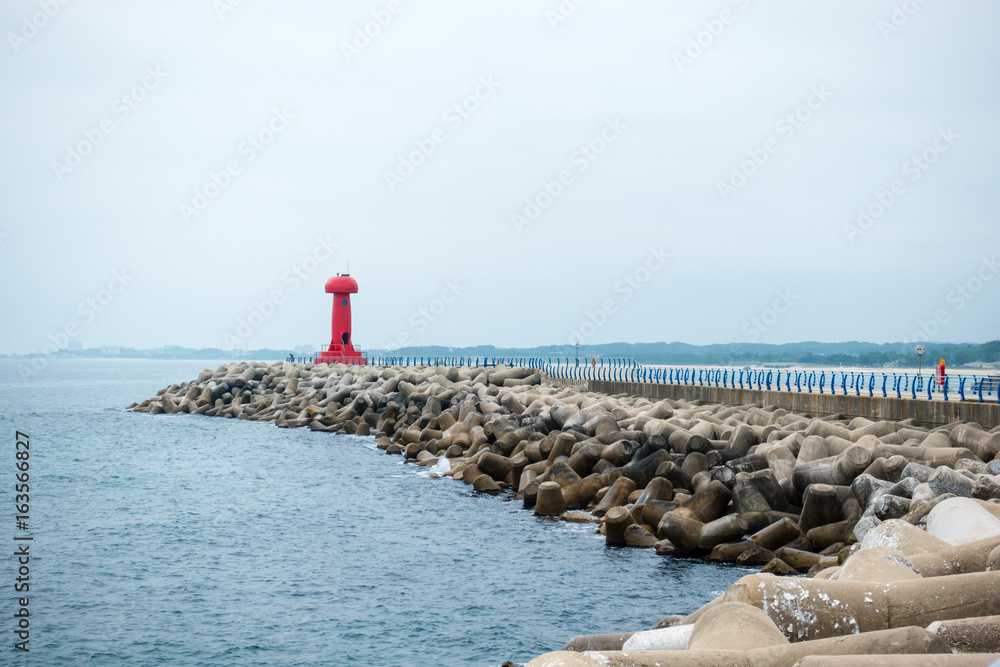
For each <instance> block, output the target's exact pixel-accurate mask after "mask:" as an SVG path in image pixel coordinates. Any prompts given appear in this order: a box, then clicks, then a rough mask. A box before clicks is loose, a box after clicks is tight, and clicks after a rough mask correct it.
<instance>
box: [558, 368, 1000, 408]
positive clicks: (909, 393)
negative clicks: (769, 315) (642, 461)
mask: <svg viewBox="0 0 1000 667" xmlns="http://www.w3.org/2000/svg"><path fill="white" fill-rule="evenodd" d="M620 368H625V369H626V371H625V372H624V373H623V372H619V371H618V369H620ZM540 370H542V371H543V372H545V373H546V374H547V375H549V376H550V377H554V378H561V379H572V380H577V379H579V380H610V381H628V382H642V383H649V384H678V385H688V386H701V387H722V388H738V389H761V390H766V391H773V390H780V391H789V392H797V393H806V394H811V393H814V392H818V393H820V394H824V393H829V394H834V395H841V396H848V395H853V396H869V397H874V396H876V395H877V396H880V397H883V398H886V397H888V396H890V395H892V396H894V397H895V398H903V397H904V396H906V397H907V398H910V399H918V398H919V399H926V400H944V401H953V400H956V398H955V392H956V391H957V392H958V399H957V400H960V401H979V402H980V403H985V402H987V401H997V400H998V398H1000V391H998V389H1000V387H998V385H1000V376H996V375H993V376H989V375H977V374H961V375H956V374H952V375H945V376H944V378H939V377H938V376H936V375H916V374H913V373H896V372H883V371H841V370H819V371H814V370H775V369H761V368H673V367H672V368H662V367H647V366H642V365H640V364H635V363H633V364H625V365H624V366H623V365H617V366H616V365H603V364H602V365H597V366H594V365H589V366H582V367H581V366H577V365H574V364H564V363H558V362H557V363H551V362H549V363H546V364H545V366H543V367H542V368H541V369H540Z"/></svg>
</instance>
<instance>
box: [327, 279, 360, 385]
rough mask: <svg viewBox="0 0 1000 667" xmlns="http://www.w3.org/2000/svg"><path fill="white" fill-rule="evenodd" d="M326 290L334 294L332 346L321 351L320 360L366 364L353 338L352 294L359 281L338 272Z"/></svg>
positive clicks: (355, 290)
mask: <svg viewBox="0 0 1000 667" xmlns="http://www.w3.org/2000/svg"><path fill="white" fill-rule="evenodd" d="M326 292H327V294H333V316H332V318H331V322H330V347H329V348H328V349H327V350H326V351H325V352H320V355H319V359H318V361H319V362H320V363H324V364H338V363H339V364H355V365H360V366H364V365H366V363H367V360H366V359H365V358H364V357H362V356H361V352H359V351H357V350H355V349H354V342H353V341H352V340H351V295H352V294H357V293H358V281H357V280H355V279H354V278H352V277H350V276H349V275H346V274H345V275H340V274H338V275H336V276H334V277H332V278H330V279H329V280H327V281H326Z"/></svg>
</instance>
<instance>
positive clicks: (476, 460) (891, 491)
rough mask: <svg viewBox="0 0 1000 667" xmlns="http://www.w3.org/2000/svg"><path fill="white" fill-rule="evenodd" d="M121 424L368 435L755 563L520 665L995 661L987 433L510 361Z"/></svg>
mask: <svg viewBox="0 0 1000 667" xmlns="http://www.w3.org/2000/svg"><path fill="white" fill-rule="evenodd" d="M130 408H131V409H133V410H135V411H139V412H150V413H168V414H172V413H192V414H203V415H208V416H219V417H235V418H240V419H255V420H265V421H272V422H274V423H275V424H276V425H277V426H279V427H308V428H310V429H313V430H317V431H329V432H342V433H350V434H360V435H371V436H374V437H375V438H376V442H377V444H378V447H379V448H381V449H383V450H385V451H386V452H387V453H390V454H399V455H402V456H404V457H406V459H408V460H412V461H413V462H415V463H416V464H418V465H421V466H426V467H434V470H436V471H440V473H441V474H442V475H446V476H450V477H452V478H454V479H455V480H460V481H462V482H465V483H466V484H469V485H471V486H472V487H473V488H474V489H475V490H476V491H478V492H481V493H487V494H498V493H511V494H514V493H516V494H518V496H519V497H520V498H521V499H522V501H523V503H524V506H525V507H526V508H531V509H533V510H534V513H535V514H536V515H538V516H543V517H553V518H561V519H563V520H568V521H593V522H594V523H595V528H596V529H597V530H599V531H600V532H602V533H603V534H604V535H605V539H606V541H607V543H608V544H611V545H622V546H626V547H635V548H653V549H655V550H656V552H657V553H659V554H663V555H677V556H689V557H692V556H693V557H704V558H707V559H709V560H713V561H719V562H736V563H740V564H744V565H758V566H760V567H761V568H762V573H761V574H757V575H751V576H748V577H744V578H742V579H740V580H739V581H737V582H736V583H735V584H733V585H732V586H731V587H730V588H729V589H728V590H727V591H726V592H725V594H724V595H722V596H721V597H720V598H718V599H716V600H714V601H712V602H710V603H709V604H707V605H705V606H704V607H702V608H701V609H699V610H698V611H696V612H694V613H693V614H690V615H686V616H668V617H666V618H665V619H663V620H662V621H660V623H659V624H657V626H656V627H655V628H653V629H651V630H644V631H635V632H632V631H629V632H617V633H616V634H603V635H588V636H581V637H577V638H574V639H572V640H570V641H569V642H568V643H567V645H566V646H565V647H564V649H563V650H562V651H557V652H555V653H550V654H546V655H543V656H540V657H538V658H536V659H535V660H533V661H532V662H531V663H529V664H530V665H531V666H532V667H541V666H543V665H546V666H548V665H552V666H556V665H566V666H572V665H795V664H802V665H841V664H848V661H849V662H850V664H852V665H865V664H886V665H895V664H907V665H923V664H927V665H931V664H933V665H952V664H955V665H988V664H990V663H991V662H992V661H993V660H995V659H997V657H1000V656H997V655H995V654H998V653H1000V458H998V453H1000V429H994V430H993V431H986V430H984V429H982V428H980V427H979V426H978V425H976V424H967V423H955V424H947V425H944V426H940V427H937V428H927V427H924V426H921V425H919V424H917V423H915V422H913V421H912V420H907V421H902V422H889V421H870V420H868V419H864V418H860V417H858V418H854V419H848V418H846V417H844V416H842V415H827V416H822V417H815V416H809V415H802V414H795V413H791V412H788V411H787V410H783V409H776V408H774V407H773V406H757V405H744V406H724V405H709V404H702V403H701V402H697V401H695V402H685V401H674V400H661V401H658V402H655V403H654V402H650V401H649V400H646V399H643V398H636V397H632V396H625V395H619V396H606V395H602V394H594V393H589V392H586V391H580V390H578V389H575V388H572V387H563V386H558V385H557V384H552V383H549V382H547V381H546V378H544V377H543V376H542V375H540V374H539V373H538V372H537V371H534V370H532V369H527V368H508V367H495V368H493V367H489V368H466V367H462V368H456V367H426V368H412V367H407V368H400V367H389V368H382V367H347V366H327V365H325V364H318V365H311V364H292V363H277V364H264V363H232V364H228V365H224V366H221V367H220V368H218V369H216V370H214V371H212V370H206V371H204V372H203V373H201V375H199V376H198V378H197V379H196V380H193V381H191V382H186V383H183V384H178V385H171V386H170V387H167V388H166V389H164V390H162V391H160V392H159V393H158V394H157V396H155V397H154V398H151V399H148V400H146V401H143V402H142V403H138V404H133V405H132V406H130ZM797 574H806V575H807V577H804V578H803V577H796V578H789V577H783V576H780V575H797ZM776 575H778V576H776ZM597 630H601V631H603V632H609V631H620V630H622V629H621V628H597ZM889 654H892V655H896V656H897V657H898V658H899V659H898V660H896V658H891V657H888V656H889ZM842 656H851V657H850V658H844V657H842ZM859 656H870V658H869V657H865V658H861V657H859ZM866 660H867V662H866ZM894 660H896V661H894Z"/></svg>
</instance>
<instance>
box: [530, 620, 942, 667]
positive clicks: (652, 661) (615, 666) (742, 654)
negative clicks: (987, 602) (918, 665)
mask: <svg viewBox="0 0 1000 667" xmlns="http://www.w3.org/2000/svg"><path fill="white" fill-rule="evenodd" d="M894 654H903V655H906V656H914V655H921V654H937V655H950V654H951V650H950V649H949V648H948V645H947V644H946V643H945V642H944V641H943V640H942V639H941V638H940V637H937V636H936V635H934V634H932V633H930V632H927V631H926V630H925V629H923V628H917V627H907V628H897V629H894V630H880V631H876V632H866V633H864V634H857V635H847V636H845V637H832V638H829V639H817V640H814V641H806V642H798V643H794V644H782V645H774V646H765V647H763V648H755V649H752V650H749V651H738V650H724V649H715V650H698V651H693V650H687V651H590V652H587V653H572V652H569V651H554V652H552V653H545V654H543V655H540V656H538V657H537V658H535V659H534V660H532V661H531V662H529V663H528V664H527V665H526V667H792V666H793V665H795V664H796V663H797V662H798V661H799V660H802V659H803V658H806V657H807V656H813V655H846V656H852V657H857V656H859V655H894Z"/></svg>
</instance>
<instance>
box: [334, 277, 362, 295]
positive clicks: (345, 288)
mask: <svg viewBox="0 0 1000 667" xmlns="http://www.w3.org/2000/svg"><path fill="white" fill-rule="evenodd" d="M326 291H327V293H328V294H357V293H358V281H357V280H355V279H354V278H352V277H350V276H334V277H332V278H330V279H329V280H327V281H326Z"/></svg>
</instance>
